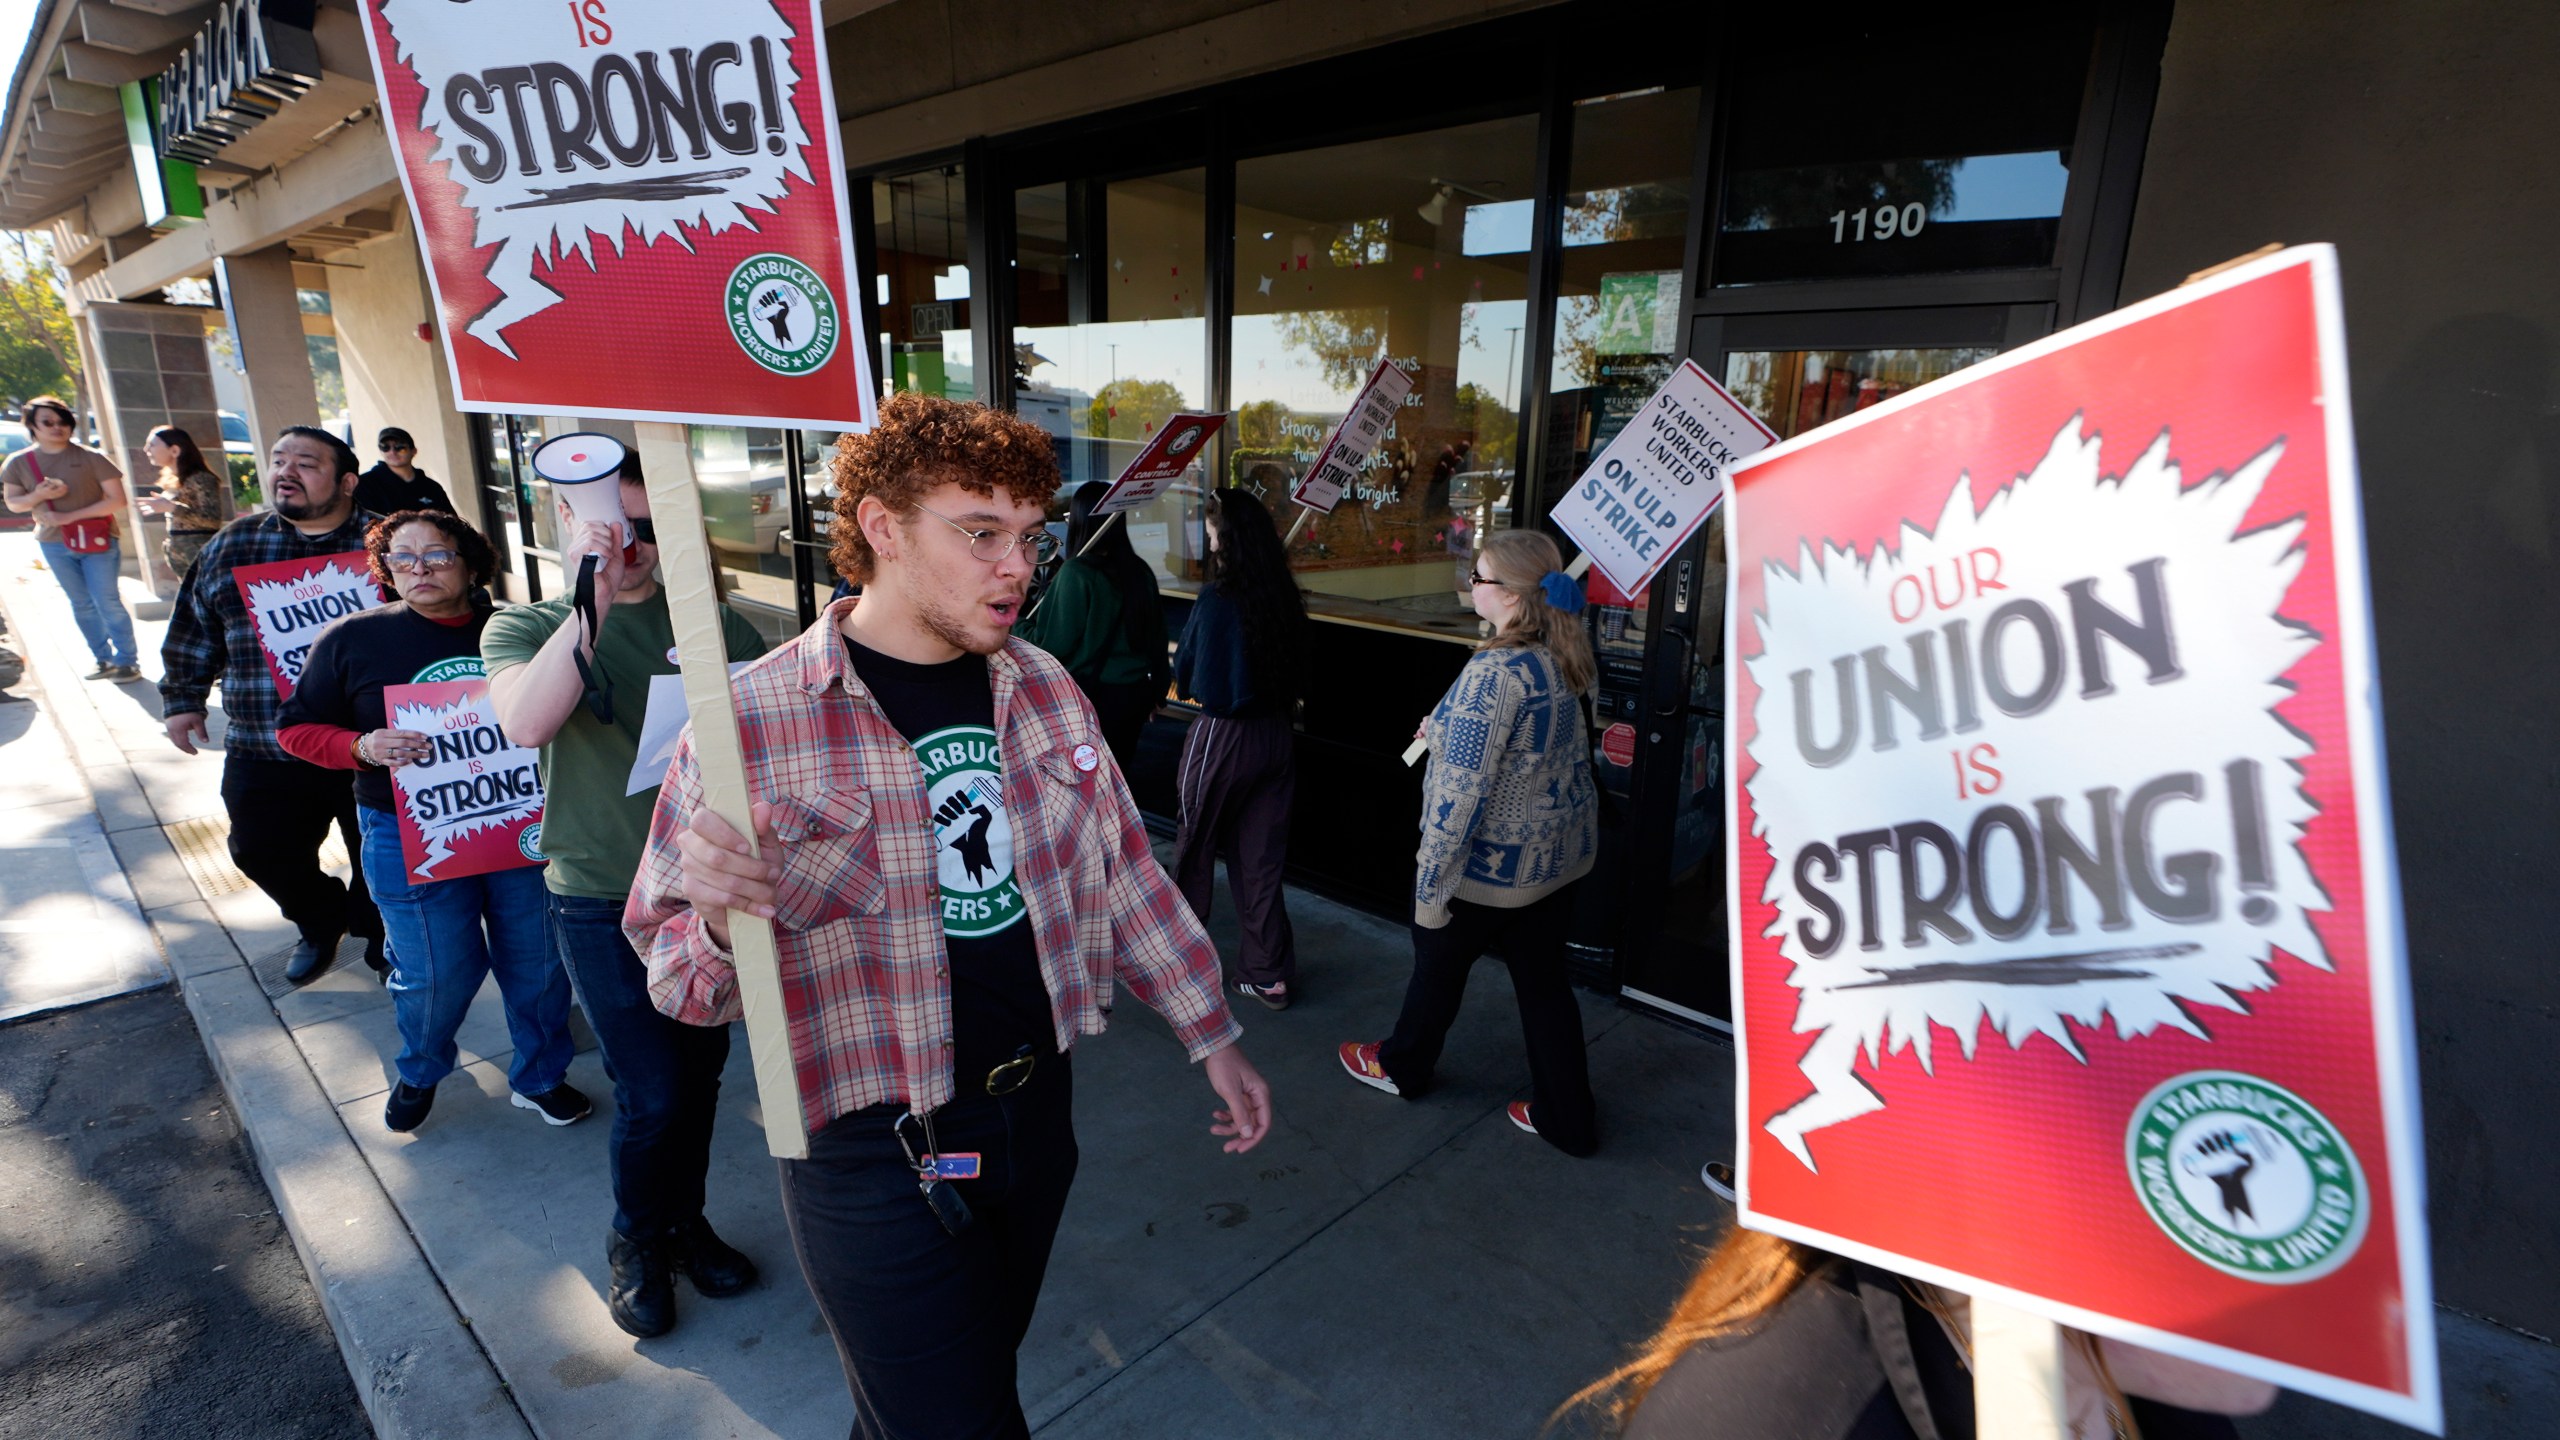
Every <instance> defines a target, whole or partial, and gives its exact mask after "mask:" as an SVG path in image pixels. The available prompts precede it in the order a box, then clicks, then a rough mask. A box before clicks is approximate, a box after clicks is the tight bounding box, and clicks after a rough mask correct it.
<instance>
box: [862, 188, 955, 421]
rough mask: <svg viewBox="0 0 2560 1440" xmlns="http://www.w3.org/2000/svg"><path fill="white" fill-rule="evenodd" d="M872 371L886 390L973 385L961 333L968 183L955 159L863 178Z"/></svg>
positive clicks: (950, 393) (948, 394)
mask: <svg viewBox="0 0 2560 1440" xmlns="http://www.w3.org/2000/svg"><path fill="white" fill-rule="evenodd" d="M871 217H872V233H873V237H874V250H875V254H876V256H877V260H876V263H877V265H878V267H879V273H878V275H877V276H876V277H875V278H874V279H873V281H872V284H873V286H874V287H875V290H876V293H875V295H874V299H875V300H876V301H877V302H878V305H879V311H880V327H881V329H880V336H879V342H878V343H879V346H880V374H881V377H882V380H883V382H884V383H885V384H886V385H887V386H888V388H890V389H891V390H914V391H921V392H922V393H924V394H927V395H939V396H942V397H945V398H947V399H952V400H967V399H971V398H973V397H974V396H975V395H976V393H977V373H976V366H975V365H974V363H973V360H974V357H973V356H972V354H971V353H970V352H971V346H970V336H969V304H970V295H969V288H970V287H969V243H968V239H969V214H968V187H967V185H966V184H965V183H964V176H963V175H962V172H961V168H960V167H959V166H957V165H938V166H935V167H933V168H931V169H926V170H918V171H914V172H912V173H909V174H905V175H891V176H885V177H882V178H880V179H877V180H874V181H872V182H871Z"/></svg>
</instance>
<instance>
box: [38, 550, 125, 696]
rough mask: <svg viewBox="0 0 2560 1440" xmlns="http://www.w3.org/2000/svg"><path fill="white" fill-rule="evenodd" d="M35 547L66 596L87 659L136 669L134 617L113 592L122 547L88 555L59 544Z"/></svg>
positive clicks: (119, 571) (121, 565)
mask: <svg viewBox="0 0 2560 1440" xmlns="http://www.w3.org/2000/svg"><path fill="white" fill-rule="evenodd" d="M38 548H40V549H42V550H43V551H44V563H45V566H46V568H48V569H50V570H52V571H53V578H54V579H55V580H56V581H58V582H59V583H60V584H61V586H62V593H63V594H65V595H67V596H69V597H71V618H72V620H73V621H74V622H76V623H77V624H78V625H79V626H80V638H81V639H83V640H86V641H88V642H89V658H90V659H92V660H95V661H97V662H98V663H99V664H101V665H139V664H141V663H142V661H141V659H140V655H141V652H140V651H138V650H136V649H134V648H133V617H132V616H131V615H128V614H126V613H125V608H124V596H123V595H122V594H120V593H118V592H117V590H116V577H117V576H118V575H121V574H123V573H124V543H123V542H122V541H116V542H114V543H111V544H109V545H108V546H107V548H106V549H104V550H100V551H97V552H95V553H93V554H87V555H83V554H81V553H80V552H78V551H76V550H74V549H72V548H71V547H70V546H68V545H65V544H63V543H62V542H61V541H59V540H47V541H46V542H44V544H43V545H42V546H40V547H38Z"/></svg>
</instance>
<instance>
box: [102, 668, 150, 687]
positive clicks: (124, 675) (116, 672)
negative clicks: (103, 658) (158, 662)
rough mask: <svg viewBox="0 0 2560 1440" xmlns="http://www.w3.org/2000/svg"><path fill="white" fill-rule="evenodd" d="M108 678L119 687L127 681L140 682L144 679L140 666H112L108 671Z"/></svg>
mask: <svg viewBox="0 0 2560 1440" xmlns="http://www.w3.org/2000/svg"><path fill="white" fill-rule="evenodd" d="M107 678H108V679H109V680H112V681H114V682H115V683H117V684H119V685H122V684H124V683H126V682H127V681H131V680H139V679H141V678H142V667H141V666H139V665H116V666H111V667H109V669H108V670H107Z"/></svg>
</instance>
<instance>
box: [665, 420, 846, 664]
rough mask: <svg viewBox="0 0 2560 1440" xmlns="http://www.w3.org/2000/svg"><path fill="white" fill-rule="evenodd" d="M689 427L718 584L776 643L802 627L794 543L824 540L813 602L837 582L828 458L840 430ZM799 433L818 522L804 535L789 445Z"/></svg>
mask: <svg viewBox="0 0 2560 1440" xmlns="http://www.w3.org/2000/svg"><path fill="white" fill-rule="evenodd" d="M688 433H689V434H690V436H691V438H692V441H693V477H694V483H695V484H696V485H697V486H698V487H699V488H700V490H701V493H702V523H703V528H704V529H705V530H707V531H708V532H710V536H711V557H712V560H713V562H714V564H715V565H717V567H718V569H719V572H720V588H721V590H722V591H723V592H724V593H725V595H726V596H727V598H728V601H729V603H730V604H731V605H734V606H736V607H737V610H738V613H739V614H741V615H744V616H746V617H747V620H748V621H749V622H750V623H752V624H753V625H754V626H755V627H756V629H757V630H758V631H760V632H762V634H763V635H764V637H765V639H766V640H767V641H768V642H771V643H776V644H778V643H780V642H781V641H782V640H784V639H786V638H788V637H789V636H791V635H793V634H796V633H798V631H799V629H800V610H799V592H798V583H799V582H798V580H797V578H796V577H795V574H794V572H793V569H792V564H791V558H792V557H791V551H792V548H793V546H794V544H795V543H797V542H800V541H803V540H805V541H807V542H808V543H809V544H811V545H813V546H816V547H818V548H817V549H816V550H815V551H813V558H814V560H815V566H814V568H815V571H816V584H817V594H816V595H815V596H814V597H813V600H814V602H815V603H818V604H823V603H824V602H825V600H826V598H827V593H828V591H829V590H830V589H831V588H832V587H833V586H834V584H835V575H834V572H833V571H832V570H830V569H829V568H828V567H827V563H826V559H825V554H824V546H825V544H826V523H827V521H828V519H829V518H831V515H832V511H833V509H834V505H835V490H834V486H833V484H832V482H831V481H830V480H829V478H828V465H827V462H828V460H829V459H830V458H831V457H832V456H833V454H834V452H835V440H836V432H834V431H825V430H753V429H746V428H742V427H740V426H735V425H696V426H693V427H692V428H691V429H690V431H689V432H688ZM795 440H796V441H798V443H799V445H800V461H801V472H802V474H804V475H805V476H807V483H808V486H809V496H810V498H809V505H810V510H811V512H812V514H811V519H812V521H813V522H814V523H813V524H812V526H811V532H812V533H810V534H809V535H806V536H802V535H800V534H798V533H797V532H796V531H794V530H793V528H792V525H791V467H790V464H789V462H788V456H787V453H786V448H785V447H787V446H788V445H789V444H791V443H792V442H793V441H795Z"/></svg>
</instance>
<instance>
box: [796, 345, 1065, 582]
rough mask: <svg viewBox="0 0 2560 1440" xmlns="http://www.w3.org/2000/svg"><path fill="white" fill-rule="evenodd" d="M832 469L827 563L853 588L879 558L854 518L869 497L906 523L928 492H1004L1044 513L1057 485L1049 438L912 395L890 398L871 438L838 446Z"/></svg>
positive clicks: (1001, 416) (981, 412)
mask: <svg viewBox="0 0 2560 1440" xmlns="http://www.w3.org/2000/svg"><path fill="white" fill-rule="evenodd" d="M832 468H833V471H834V475H835V484H836V518H835V524H834V525H833V526H831V527H829V528H830V529H831V530H832V531H833V532H834V536H835V545H834V547H833V548H832V549H831V550H829V551H828V553H827V559H828V560H830V561H832V562H833V563H834V565H835V567H836V573H837V574H839V575H842V576H843V577H844V578H846V579H847V580H850V581H852V582H853V583H854V584H856V585H866V584H869V583H870V581H871V575H872V571H873V569H874V567H875V566H877V565H878V563H879V558H880V557H879V556H878V555H876V554H874V553H873V552H872V549H871V542H870V540H869V539H867V538H865V537H864V535H863V533H862V523H861V522H860V521H859V520H857V519H856V518H854V512H855V511H856V510H857V509H858V508H859V507H860V506H861V504H862V502H863V500H864V499H865V498H866V497H868V498H871V499H876V500H878V501H879V502H880V503H881V504H883V505H885V506H887V507H888V508H889V510H890V511H891V512H892V513H893V514H896V515H899V516H901V517H904V516H906V515H907V514H908V513H909V512H910V511H912V510H914V509H915V506H916V502H917V501H919V500H921V499H922V498H923V497H924V493H925V492H926V491H928V490H930V489H932V488H933V487H935V486H936V485H940V484H942V483H943V482H945V481H955V482H957V483H958V484H959V486H960V488H962V489H964V490H966V491H968V492H969V493H970V494H972V495H993V494H994V493H995V492H996V491H998V490H1002V491H1003V492H1005V494H1007V495H1009V496H1011V497H1012V498H1013V499H1015V500H1017V501H1026V500H1027V501H1030V502H1032V503H1034V504H1038V505H1041V506H1044V507H1045V506H1046V505H1048V503H1049V501H1050V498H1051V497H1052V496H1055V495H1056V494H1057V493H1058V485H1059V482H1060V476H1059V474H1058V453H1057V448H1056V446H1055V445H1053V444H1052V443H1051V441H1050V439H1049V432H1048V431H1046V430H1043V429H1041V428H1040V427H1039V426H1037V425H1034V424H1032V423H1031V422H1030V421H1028V420H1024V419H1021V418H1019V417H1017V416H1013V415H1008V414H1006V413H1005V412H1004V411H1002V410H991V409H989V408H987V407H986V406H984V405H974V404H969V403H966V402H963V401H958V400H939V399H935V398H934V397H932V396H930V395H918V394H915V393H913V392H910V391H901V392H899V393H898V394H895V395H892V396H890V397H889V399H888V403H886V404H884V405H882V406H881V407H880V421H879V423H878V424H877V425H875V426H873V427H872V429H871V430H870V432H869V433H867V434H847V435H845V436H844V437H843V438H842V439H840V440H838V441H836V455H835V460H834V462H833V467H832Z"/></svg>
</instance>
